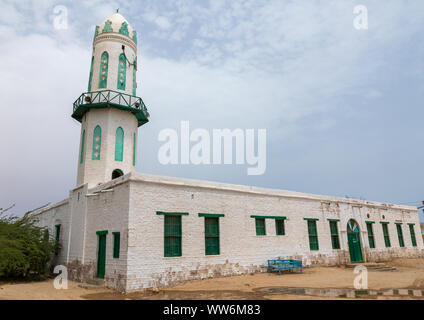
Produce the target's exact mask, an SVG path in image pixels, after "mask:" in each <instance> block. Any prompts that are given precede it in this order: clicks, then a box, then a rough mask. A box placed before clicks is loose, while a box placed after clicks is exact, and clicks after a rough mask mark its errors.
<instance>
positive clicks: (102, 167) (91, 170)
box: [77, 108, 138, 188]
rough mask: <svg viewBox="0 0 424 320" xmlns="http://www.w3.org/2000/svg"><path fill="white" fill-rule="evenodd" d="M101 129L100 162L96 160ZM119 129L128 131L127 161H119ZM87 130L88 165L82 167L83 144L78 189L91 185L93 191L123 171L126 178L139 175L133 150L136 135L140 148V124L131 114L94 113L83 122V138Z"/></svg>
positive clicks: (119, 112) (125, 141)
mask: <svg viewBox="0 0 424 320" xmlns="http://www.w3.org/2000/svg"><path fill="white" fill-rule="evenodd" d="M97 125H99V126H100V127H101V129H102V138H101V151H100V160H93V159H92V150H93V135H94V129H95V127H96V126H97ZM118 127H122V129H123V130H124V154H123V161H115V141H116V130H117V129H118ZM84 130H85V146H84V161H83V163H82V164H81V163H80V156H81V143H82V140H81V141H80V147H79V156H78V177H77V185H78V186H80V185H83V184H85V183H88V185H89V187H90V188H91V187H94V186H97V185H99V184H102V183H105V182H107V181H110V180H111V179H112V172H113V171H114V170H115V169H120V170H122V171H123V173H124V175H125V174H127V173H130V172H133V171H135V169H136V166H135V165H133V147H134V134H135V135H136V142H135V145H136V146H137V139H138V137H137V134H138V122H137V118H136V117H135V116H134V115H133V114H132V113H131V112H128V111H123V110H119V109H115V108H107V109H90V110H89V111H88V112H87V113H86V114H85V115H84V117H83V119H82V123H81V137H82V135H83V131H84ZM136 152H137V150H136Z"/></svg>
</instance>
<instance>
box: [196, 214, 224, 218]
mask: <svg viewBox="0 0 424 320" xmlns="http://www.w3.org/2000/svg"><path fill="white" fill-rule="evenodd" d="M199 217H205V218H223V217H225V215H224V214H219V213H199Z"/></svg>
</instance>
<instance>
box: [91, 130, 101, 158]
mask: <svg viewBox="0 0 424 320" xmlns="http://www.w3.org/2000/svg"><path fill="white" fill-rule="evenodd" d="M101 146H102V129H101V128H100V126H97V127H96V128H95V129H94V134H93V155H92V157H91V158H92V159H93V160H100V151H101Z"/></svg>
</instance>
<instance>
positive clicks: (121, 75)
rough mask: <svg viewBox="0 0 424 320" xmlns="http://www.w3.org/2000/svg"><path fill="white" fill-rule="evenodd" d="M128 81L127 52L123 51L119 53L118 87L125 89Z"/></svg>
mask: <svg viewBox="0 0 424 320" xmlns="http://www.w3.org/2000/svg"><path fill="white" fill-rule="evenodd" d="M126 82H127V59H126V58H125V54H124V53H121V54H120V55H119V62H118V85H117V86H118V89H119V90H125V84H126Z"/></svg>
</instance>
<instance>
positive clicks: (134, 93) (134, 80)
mask: <svg viewBox="0 0 424 320" xmlns="http://www.w3.org/2000/svg"><path fill="white" fill-rule="evenodd" d="M136 63H137V61H136V60H135V59H134V65H133V90H132V94H133V96H136V95H137V64H136Z"/></svg>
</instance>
